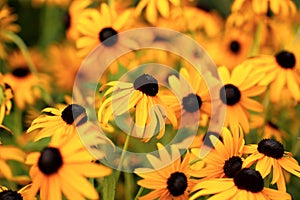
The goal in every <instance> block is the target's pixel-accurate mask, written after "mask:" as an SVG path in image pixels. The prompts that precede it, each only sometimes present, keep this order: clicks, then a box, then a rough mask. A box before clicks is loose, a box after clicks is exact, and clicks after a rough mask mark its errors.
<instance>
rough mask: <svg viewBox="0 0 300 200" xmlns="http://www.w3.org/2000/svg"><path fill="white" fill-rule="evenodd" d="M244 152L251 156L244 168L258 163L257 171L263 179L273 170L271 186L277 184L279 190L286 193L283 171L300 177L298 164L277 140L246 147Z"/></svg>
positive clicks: (246, 160) (245, 162)
mask: <svg viewBox="0 0 300 200" xmlns="http://www.w3.org/2000/svg"><path fill="white" fill-rule="evenodd" d="M243 151H244V153H245V154H251V155H250V156H248V157H247V158H246V159H245V161H244V163H243V167H250V166H251V165H252V164H253V163H254V162H256V161H257V163H256V166H255V169H256V170H258V171H259V172H260V173H261V175H262V177H263V178H264V177H266V176H267V175H268V174H270V173H271V170H273V179H272V181H271V184H275V183H276V184H277V187H278V189H279V190H282V191H286V185H285V179H284V173H283V172H284V171H283V169H284V170H286V171H288V172H290V173H292V174H294V175H295V176H298V177H300V166H299V165H298V162H297V161H296V160H295V159H294V158H293V157H292V154H291V153H290V152H286V151H284V147H283V145H282V144H281V143H279V142H278V141H276V140H273V139H263V140H261V141H260V142H259V143H258V145H254V144H253V145H247V146H245V147H244V150H243Z"/></svg>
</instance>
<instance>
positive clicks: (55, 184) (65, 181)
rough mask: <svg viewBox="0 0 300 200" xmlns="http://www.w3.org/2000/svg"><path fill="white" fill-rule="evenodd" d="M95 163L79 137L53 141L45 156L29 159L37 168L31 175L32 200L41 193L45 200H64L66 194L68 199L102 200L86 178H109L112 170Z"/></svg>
mask: <svg viewBox="0 0 300 200" xmlns="http://www.w3.org/2000/svg"><path fill="white" fill-rule="evenodd" d="M92 160H93V157H92V156H91V154H90V153H89V152H88V151H87V150H86V149H85V148H84V147H83V146H82V142H81V140H80V139H79V138H78V137H77V135H75V134H74V135H72V136H71V137H69V139H68V140H63V141H61V140H52V141H51V142H50V144H49V146H48V147H46V148H44V149H43V150H42V151H41V152H33V153H30V154H29V155H28V156H27V158H26V164H29V165H33V166H32V167H31V169H30V172H29V173H30V177H31V179H32V187H31V188H30V196H31V197H34V196H35V195H36V194H37V192H38V191H40V198H41V200H53V199H55V200H61V199H62V193H63V194H64V195H65V197H66V198H67V199H84V197H87V198H89V199H98V198H99V196H98V193H97V191H96V190H95V188H94V187H93V186H92V185H91V183H90V182H89V181H88V180H86V178H85V177H91V178H96V177H103V176H107V175H109V174H111V172H112V170H111V169H110V168H108V167H105V166H102V165H99V164H96V163H92V162H91V161H92ZM83 169H84V170H83Z"/></svg>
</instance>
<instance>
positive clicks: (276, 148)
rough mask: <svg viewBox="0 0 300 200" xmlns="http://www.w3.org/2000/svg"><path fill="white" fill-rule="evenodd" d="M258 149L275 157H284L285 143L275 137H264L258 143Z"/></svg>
mask: <svg viewBox="0 0 300 200" xmlns="http://www.w3.org/2000/svg"><path fill="white" fill-rule="evenodd" d="M257 150H258V152H260V153H262V154H265V155H266V156H269V157H272V158H275V159H279V158H282V157H283V154H284V147H283V145H282V144H281V143H280V142H278V141H276V140H273V139H263V140H262V141H260V142H259V143H258V146H257Z"/></svg>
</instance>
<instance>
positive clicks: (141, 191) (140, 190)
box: [134, 187, 144, 200]
mask: <svg viewBox="0 0 300 200" xmlns="http://www.w3.org/2000/svg"><path fill="white" fill-rule="evenodd" d="M143 190H144V188H143V187H140V189H139V191H138V193H137V194H136V196H135V198H134V200H138V198H139V197H140V196H141V194H142V193H143Z"/></svg>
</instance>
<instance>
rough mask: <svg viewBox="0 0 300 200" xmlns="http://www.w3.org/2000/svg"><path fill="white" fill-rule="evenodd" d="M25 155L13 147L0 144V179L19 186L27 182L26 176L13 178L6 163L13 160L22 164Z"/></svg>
mask: <svg viewBox="0 0 300 200" xmlns="http://www.w3.org/2000/svg"><path fill="white" fill-rule="evenodd" d="M25 156H26V154H25V153H24V152H23V151H21V150H20V149H18V148H16V147H14V146H8V145H3V144H0V177H4V178H6V179H7V180H9V181H15V182H17V183H20V184H26V183H28V182H29V178H28V177H27V176H15V175H13V172H12V170H11V168H10V166H9V165H8V163H7V162H6V161H8V160H14V161H17V162H20V163H24V161H25Z"/></svg>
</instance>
